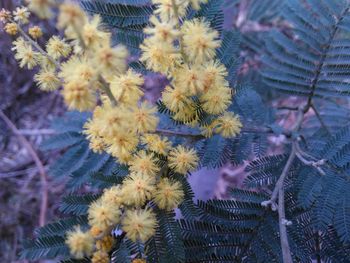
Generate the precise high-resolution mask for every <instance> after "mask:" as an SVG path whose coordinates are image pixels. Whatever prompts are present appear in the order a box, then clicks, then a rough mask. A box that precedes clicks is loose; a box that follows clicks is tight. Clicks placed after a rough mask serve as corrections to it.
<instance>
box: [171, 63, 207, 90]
mask: <svg viewBox="0 0 350 263" xmlns="http://www.w3.org/2000/svg"><path fill="white" fill-rule="evenodd" d="M174 80H175V86H176V87H179V88H181V89H182V90H184V91H185V92H186V94H187V95H188V96H193V95H197V94H199V93H201V92H202V91H203V87H204V86H203V71H202V70H201V69H200V68H198V67H195V66H192V67H189V66H188V65H184V66H182V67H181V68H179V69H177V70H176V71H175V72H174Z"/></svg>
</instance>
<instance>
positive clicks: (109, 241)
mask: <svg viewBox="0 0 350 263" xmlns="http://www.w3.org/2000/svg"><path fill="white" fill-rule="evenodd" d="M113 245H114V238H113V237H112V236H110V235H108V236H104V237H103V238H101V239H99V240H97V241H96V248H97V249H98V250H101V251H104V252H109V251H110V250H111V249H112V247H113Z"/></svg>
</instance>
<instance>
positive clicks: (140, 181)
mask: <svg viewBox="0 0 350 263" xmlns="http://www.w3.org/2000/svg"><path fill="white" fill-rule="evenodd" d="M154 191H155V179H154V178H152V177H150V176H145V175H142V174H139V173H134V174H131V175H129V176H128V177H127V178H126V179H125V180H124V182H123V186H122V194H123V202H124V203H125V204H126V205H132V206H136V207H141V206H142V205H144V204H145V202H146V201H147V200H150V199H152V195H153V193H154Z"/></svg>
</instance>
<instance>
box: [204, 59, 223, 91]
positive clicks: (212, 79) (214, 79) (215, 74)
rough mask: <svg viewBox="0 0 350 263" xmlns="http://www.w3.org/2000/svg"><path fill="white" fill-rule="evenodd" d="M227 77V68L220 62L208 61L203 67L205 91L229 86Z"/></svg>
mask: <svg viewBox="0 0 350 263" xmlns="http://www.w3.org/2000/svg"><path fill="white" fill-rule="evenodd" d="M227 75H228V72H227V69H226V67H225V66H224V65H223V64H221V63H220V62H219V61H217V60H210V61H208V62H207V63H205V64H204V65H203V79H202V81H203V91H204V92H207V91H209V90H211V89H215V88H219V87H226V86H228V83H227V81H226V79H225V78H226V77H227Z"/></svg>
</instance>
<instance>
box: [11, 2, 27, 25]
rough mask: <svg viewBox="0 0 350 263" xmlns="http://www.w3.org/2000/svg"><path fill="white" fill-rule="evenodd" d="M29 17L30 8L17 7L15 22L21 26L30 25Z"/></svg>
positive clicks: (14, 13) (14, 14)
mask: <svg viewBox="0 0 350 263" xmlns="http://www.w3.org/2000/svg"><path fill="white" fill-rule="evenodd" d="M29 15H30V13H29V12H28V8H26V7H23V6H22V7H17V8H16V10H15V11H13V17H14V20H15V21H17V22H19V23H21V24H28V23H29V19H28V18H29Z"/></svg>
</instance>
